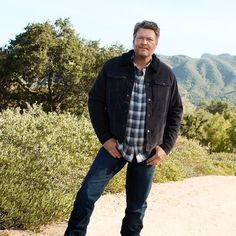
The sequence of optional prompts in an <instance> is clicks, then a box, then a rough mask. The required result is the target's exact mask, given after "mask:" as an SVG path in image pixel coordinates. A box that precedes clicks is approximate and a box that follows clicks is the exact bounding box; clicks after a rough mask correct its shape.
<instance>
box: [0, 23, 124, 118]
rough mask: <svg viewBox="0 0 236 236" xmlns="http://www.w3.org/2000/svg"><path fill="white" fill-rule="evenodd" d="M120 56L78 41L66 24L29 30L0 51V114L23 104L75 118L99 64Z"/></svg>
mask: <svg viewBox="0 0 236 236" xmlns="http://www.w3.org/2000/svg"><path fill="white" fill-rule="evenodd" d="M123 51H124V49H123V47H122V46H118V45H113V46H111V47H108V48H100V47H99V43H98V42H97V41H86V40H84V39H81V38H79V37H78V35H77V34H76V33H75V30H74V29H73V27H72V25H71V24H70V21H69V20H68V19H64V20H62V19H58V20H56V21H55V23H54V24H51V23H49V22H45V23H33V24H29V25H28V26H27V27H25V32H23V33H21V34H19V35H17V36H16V38H15V40H11V42H10V44H9V46H6V48H4V50H1V53H0V90H1V91H2V93H1V94H0V110H3V109H6V108H7V107H19V106H20V107H21V108H25V107H26V103H27V102H28V103H30V104H34V103H42V104H43V108H44V110H45V111H57V112H60V111H70V112H73V113H74V114H77V115H81V114H82V113H83V112H84V110H85V107H86V106H85V102H86V100H87V92H88V89H89V88H90V87H91V84H92V83H93V81H94V79H95V78H96V76H97V73H98V71H99V70H100V68H101V66H102V64H103V63H104V61H105V60H107V59H109V58H111V57H114V56H116V55H118V54H121V53H122V52H123Z"/></svg>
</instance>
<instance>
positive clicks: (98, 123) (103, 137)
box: [88, 66, 112, 144]
mask: <svg viewBox="0 0 236 236" xmlns="http://www.w3.org/2000/svg"><path fill="white" fill-rule="evenodd" d="M88 109H89V115H90V119H91V122H92V125H93V128H94V130H95V133H96V135H97V137H98V139H99V141H100V142H101V143H102V144H103V143H104V142H106V141H107V140H108V139H110V138H111V137H112V135H111V133H110V132H109V121H108V114H107V107H106V73H105V66H104V67H103V68H102V70H101V72H100V73H99V75H98V77H97V79H96V80H95V83H94V85H93V86H92V88H91V90H90V92H89V98H88Z"/></svg>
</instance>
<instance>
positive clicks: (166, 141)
mask: <svg viewBox="0 0 236 236" xmlns="http://www.w3.org/2000/svg"><path fill="white" fill-rule="evenodd" d="M173 76H174V75H173ZM173 78H174V80H173V84H172V90H171V98H170V103H169V108H168V113H167V120H166V126H165V130H164V136H163V143H162V144H161V145H160V146H161V147H162V148H163V150H164V151H165V152H166V153H167V154H168V153H169V152H170V151H171V149H172V148H173V146H174V144H175V142H176V139H177V136H178V131H179V128H180V124H181V118H182V113H183V105H182V101H181V97H180V94H179V91H178V85H177V81H176V78H175V76H174V77H173Z"/></svg>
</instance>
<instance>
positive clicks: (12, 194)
mask: <svg viewBox="0 0 236 236" xmlns="http://www.w3.org/2000/svg"><path fill="white" fill-rule="evenodd" d="M99 147H100V144H99V143H98V141H97V138H96V136H95V134H94V131H93V129H92V127H91V124H90V122H89V121H88V118H87V117H86V116H81V118H80V119H78V118H77V117H75V116H72V115H70V114H68V113H64V114H59V115H58V114H56V113H49V114H46V113H45V112H43V111H42V109H41V108H40V107H38V106H35V107H34V108H31V107H30V106H29V107H28V108H27V109H26V110H24V112H23V113H22V114H21V112H20V109H19V108H18V109H12V110H9V109H8V110H6V111H4V112H2V113H0V174H1V179H0V189H1V195H0V225H1V228H0V229H5V228H13V229H16V228H18V229H19V228H20V229H32V230H37V229H39V227H40V226H41V225H45V224H48V223H50V222H52V221H57V220H63V219H65V218H67V217H68V214H69V213H70V211H71V209H72V204H73V200H74V197H75V194H76V193H77V190H78V188H79V187H80V185H81V183H82V181H83V179H84V176H85V174H86V173H87V171H88V168H89V166H90V164H91V163H92V161H93V159H94V157H95V155H96V154H97V151H98V149H99ZM125 173H126V167H124V168H123V170H122V171H120V172H119V173H118V174H117V175H116V176H115V177H114V178H113V179H112V181H111V182H110V183H109V184H108V186H107V188H106V192H112V193H116V192H120V191H122V190H124V186H125ZM235 173H236V157H235V154H232V155H231V154H225V153H218V154H215V153H214V154H212V155H209V154H208V152H207V151H206V149H205V148H203V147H201V146H200V145H199V144H198V142H197V141H194V140H187V139H186V138H183V137H180V138H179V139H178V142H177V144H176V147H175V148H174V150H173V152H172V153H171V154H170V155H169V157H167V158H166V160H165V161H164V162H163V163H162V164H161V165H160V166H158V167H157V168H156V171H155V176H154V181H158V182H166V181H175V180H180V179H183V178H188V177H192V176H199V175H208V174H214V175H215V174H221V175H235Z"/></svg>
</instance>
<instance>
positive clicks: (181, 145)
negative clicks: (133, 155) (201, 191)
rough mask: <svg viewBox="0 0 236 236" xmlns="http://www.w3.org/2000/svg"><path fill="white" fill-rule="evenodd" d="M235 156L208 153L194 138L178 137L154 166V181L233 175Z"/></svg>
mask: <svg viewBox="0 0 236 236" xmlns="http://www.w3.org/2000/svg"><path fill="white" fill-rule="evenodd" d="M235 166H236V156H235V154H228V153H218V154H217V153H213V154H211V155H209V154H208V152H207V151H206V149H205V148H204V147H201V146H200V145H199V143H198V141H196V140H188V139H186V138H183V137H179V138H178V140H177V143H176V146H175V148H174V149H173V151H172V152H171V153H170V155H169V156H168V157H167V158H166V160H164V161H163V163H162V164H161V165H159V166H158V167H157V168H156V171H155V176H154V182H167V181H176V180H181V179H184V178H189V177H194V176H201V175H235V173H236V168H235Z"/></svg>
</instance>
